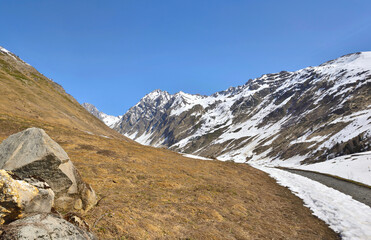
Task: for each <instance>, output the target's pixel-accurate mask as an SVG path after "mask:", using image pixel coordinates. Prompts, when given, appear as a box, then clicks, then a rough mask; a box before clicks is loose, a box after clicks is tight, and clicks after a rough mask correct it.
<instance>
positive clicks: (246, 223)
mask: <svg viewBox="0 0 371 240" xmlns="http://www.w3.org/2000/svg"><path fill="white" fill-rule="evenodd" d="M32 126H34V127H40V128H43V129H45V130H46V132H47V133H48V134H49V135H50V136H51V137H52V138H53V139H54V140H56V141H57V142H58V143H59V144H61V146H62V147H63V148H64V149H65V150H66V151H67V153H68V154H69V156H70V157H71V160H72V161H73V162H74V163H75V165H76V166H77V168H78V169H79V170H80V173H81V174H82V176H83V178H84V179H85V180H86V181H87V182H89V183H90V184H91V185H92V186H93V188H94V189H95V190H96V192H97V194H98V196H99V198H100V201H99V204H98V206H96V207H95V208H94V209H93V210H91V211H90V212H88V213H86V214H85V216H84V217H85V218H86V220H87V221H88V222H89V224H90V225H91V227H92V231H94V232H95V233H96V234H97V235H98V236H99V237H100V238H101V239H336V238H337V235H336V234H335V233H334V232H333V231H331V230H330V229H329V228H328V227H327V226H326V225H325V224H324V223H323V222H322V221H320V220H318V219H317V218H315V217H314V216H312V215H311V213H310V211H309V210H308V209H307V208H305V207H303V202H302V201H301V200H300V199H298V198H297V197H295V196H294V195H293V194H291V193H290V191H289V190H288V189H286V188H283V187H280V186H278V185H277V184H276V183H275V181H274V180H272V179H271V178H269V177H268V176H267V175H266V174H265V173H263V172H260V171H258V170H256V169H253V168H251V167H250V166H248V165H245V164H235V163H225V162H219V161H201V160H195V159H188V158H185V157H182V156H181V155H179V154H177V153H174V152H171V151H169V150H165V149H155V148H151V147H146V146H142V145H139V144H137V143H135V142H132V141H130V140H127V139H126V138H124V137H123V136H121V135H119V134H117V133H116V132H114V131H112V130H111V129H109V128H108V127H106V126H105V125H104V124H103V123H102V122H100V121H99V120H98V119H96V118H95V117H93V116H92V115H90V114H89V113H88V112H87V111H85V110H84V109H83V108H82V107H81V106H80V105H79V104H78V103H77V101H76V100H74V99H73V98H72V97H71V96H69V95H68V94H66V93H65V92H64V90H63V89H62V88H61V87H60V86H58V85H56V84H55V83H53V82H52V81H50V80H49V79H47V78H45V77H44V76H43V75H41V74H40V73H38V72H37V71H36V70H35V69H33V68H32V67H31V66H28V65H26V64H24V63H23V62H21V61H20V60H19V59H17V58H16V59H14V58H13V57H12V56H9V55H7V54H4V53H2V52H0V140H1V141H2V140H3V139H5V138H6V137H8V136H9V135H10V134H12V133H16V132H18V131H21V130H23V129H25V128H28V127H32ZM105 136H108V138H107V137H105Z"/></svg>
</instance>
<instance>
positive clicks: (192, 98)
mask: <svg viewBox="0 0 371 240" xmlns="http://www.w3.org/2000/svg"><path fill="white" fill-rule="evenodd" d="M370 85H371V52H360V53H354V54H349V55H345V56H342V57H340V58H338V59H335V60H332V61H328V62H326V63H323V64H321V65H319V66H316V67H307V68H304V69H301V70H299V71H295V72H286V71H282V72H279V73H274V74H265V75H263V76H261V77H259V78H256V79H252V80H249V81H248V82H247V83H245V84H244V85H242V86H238V87H230V88H228V89H227V90H225V91H221V92H217V93H215V94H213V95H211V96H202V95H193V94H187V93H184V92H179V93H176V94H169V93H168V92H166V91H162V90H155V91H153V92H151V93H149V94H147V95H146V96H144V97H143V98H142V99H141V100H140V101H139V102H138V103H137V104H136V105H135V106H133V107H132V108H130V109H129V110H128V111H127V112H126V113H125V114H124V115H123V116H122V117H120V118H118V117H113V116H108V115H106V114H104V113H101V112H99V111H98V110H97V109H96V108H95V107H94V106H92V105H90V104H83V106H84V107H85V108H86V109H87V110H88V111H89V112H91V113H92V114H93V115H95V116H97V117H98V118H99V119H101V120H102V121H104V122H105V123H106V124H107V125H109V126H110V127H111V128H113V129H115V130H116V131H118V132H120V133H122V134H123V135H125V136H127V137H129V138H131V139H134V140H135V141H137V142H139V143H142V144H145V145H152V146H156V147H167V148H170V149H172V150H175V151H179V152H184V153H190V154H195V155H200V156H204V157H211V158H218V159H220V160H234V161H237V162H245V161H264V160H266V161H280V160H291V161H296V162H299V161H300V162H302V163H313V162H319V161H324V160H326V159H330V158H333V157H336V156H340V155H345V154H350V153H356V152H362V151H366V150H371V147H370V145H371V88H370Z"/></svg>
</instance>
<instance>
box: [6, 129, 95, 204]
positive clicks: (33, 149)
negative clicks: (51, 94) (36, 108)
mask: <svg viewBox="0 0 371 240" xmlns="http://www.w3.org/2000/svg"><path fill="white" fill-rule="evenodd" d="M0 168H1V169H5V170H10V171H12V172H14V173H15V174H16V175H18V176H19V177H21V178H29V177H37V178H40V179H42V180H44V181H45V182H46V183H48V184H49V185H50V187H51V188H52V190H53V191H54V193H55V197H56V201H55V205H56V206H57V207H59V208H63V209H68V208H70V207H71V206H74V202H76V201H82V203H83V209H85V210H88V209H90V208H91V207H92V206H93V205H94V204H95V202H96V196H95V193H94V190H93V189H92V188H91V187H90V186H89V185H88V184H86V183H84V182H83V181H82V179H81V177H80V174H79V173H78V171H77V169H76V168H75V167H74V165H73V163H72V162H71V160H70V159H69V157H68V155H67V153H66V152H65V151H64V150H63V149H62V148H61V147H60V146H59V145H58V144H57V143H56V142H55V141H53V140H52V139H51V138H50V137H49V136H48V135H47V134H46V133H45V131H44V130H42V129H39V128H29V129H26V130H24V131H22V132H19V133H16V134H13V135H11V136H10V137H8V138H7V139H6V140H4V141H3V142H2V143H1V144H0Z"/></svg>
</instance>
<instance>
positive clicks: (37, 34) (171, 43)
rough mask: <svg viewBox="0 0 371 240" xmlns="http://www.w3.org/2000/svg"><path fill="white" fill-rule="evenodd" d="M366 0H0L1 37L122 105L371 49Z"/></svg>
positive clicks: (95, 98)
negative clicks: (150, 95) (156, 92)
mask: <svg viewBox="0 0 371 240" xmlns="http://www.w3.org/2000/svg"><path fill="white" fill-rule="evenodd" d="M370 9H371V1H369V0H352V1H350V0H346V1H345V0H336V1H326V0H322V1H317V0H312V1H297V0H296V1H286V0H282V1H277V0H267V1H257V0H250V1H248V0H245V1H239V0H230V1H227V0H224V1H221V0H209V1H205V0H152V1H149V0H133V1H124V0H121V1H119V0H117V1H114V0H107V1H103V0H101V1H95V0H79V1H76V0H75V1H69V0H63V1H47V0H33V1H30V0H17V1H14V0H0V10H1V14H0V20H1V25H0V46H3V47H5V48H7V49H8V50H10V51H12V52H14V53H15V54H17V55H19V56H20V57H21V58H22V59H23V60H25V61H26V62H28V63H30V64H31V65H33V66H34V67H36V68H37V69H38V70H39V71H40V72H41V73H43V74H44V75H46V76H48V77H49V78H52V79H53V80H54V81H56V82H58V83H59V84H61V85H62V86H63V87H64V88H65V89H66V91H67V92H68V93H70V94H71V95H73V96H74V97H75V98H76V99H77V100H78V101H79V102H81V103H82V102H89V103H92V104H94V105H96V106H97V107H98V109H100V110H101V111H104V112H106V113H108V114H112V115H119V114H123V113H124V112H125V111H126V110H127V109H128V108H130V107H131V106H133V105H134V104H136V103H137V102H138V101H139V100H140V98H142V97H143V96H144V95H145V94H147V93H149V92H151V91H152V90H154V89H162V90H167V91H168V92H170V93H175V92H178V91H184V92H189V93H194V94H195V93H199V94H204V95H209V94H212V93H214V92H216V91H220V90H224V89H226V88H228V87H230V86H237V85H241V84H244V83H245V82H246V81H248V79H250V78H255V77H259V76H261V75H262V74H265V73H272V72H279V71H281V70H287V71H293V70H298V69H301V68H304V67H307V66H314V65H318V64H321V63H322V62H324V61H327V60H330V59H333V58H337V57H339V56H342V55H344V54H348V53H351V52H358V51H370V50H371V47H370V44H371V12H370Z"/></svg>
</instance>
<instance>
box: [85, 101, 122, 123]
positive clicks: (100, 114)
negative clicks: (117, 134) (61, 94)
mask: <svg viewBox="0 0 371 240" xmlns="http://www.w3.org/2000/svg"><path fill="white" fill-rule="evenodd" d="M81 106H83V107H84V108H85V109H86V110H87V111H88V112H90V113H91V114H92V115H94V116H95V117H97V118H98V119H99V120H101V121H103V122H104V123H105V124H106V125H107V126H108V127H110V128H112V127H113V126H114V125H115V124H116V123H117V122H118V121H120V119H121V117H122V116H112V115H108V114H105V113H103V112H100V111H99V110H98V109H97V108H96V107H95V106H94V105H93V104H90V103H83V104H81Z"/></svg>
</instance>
